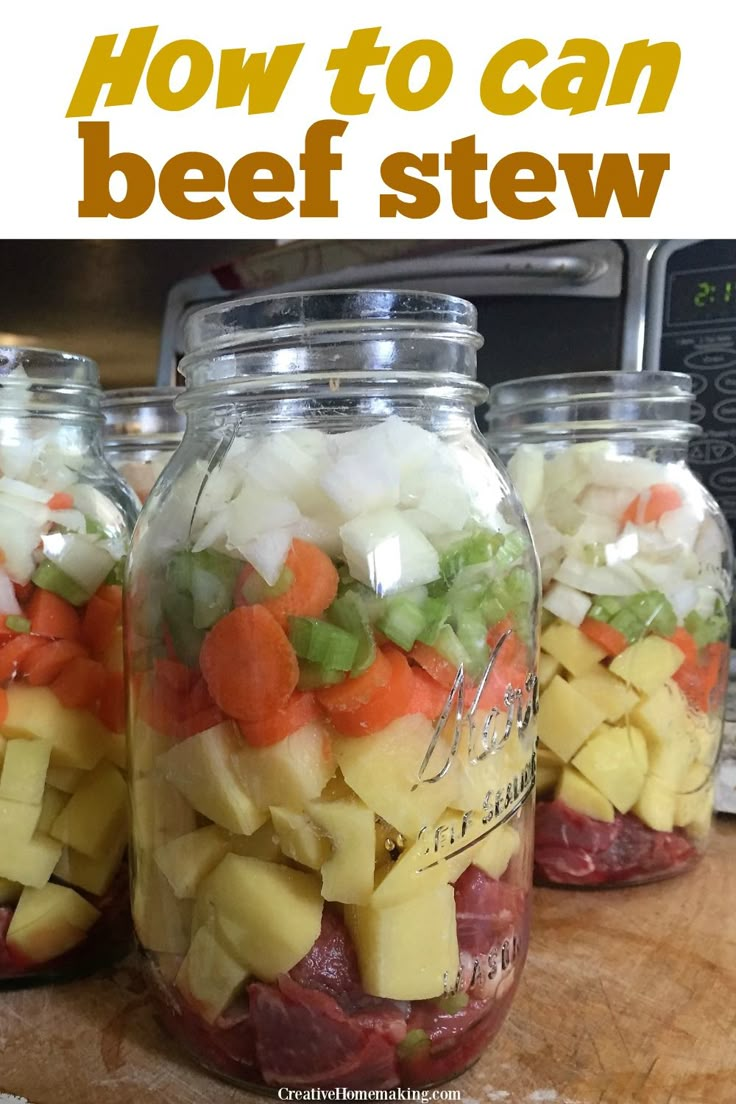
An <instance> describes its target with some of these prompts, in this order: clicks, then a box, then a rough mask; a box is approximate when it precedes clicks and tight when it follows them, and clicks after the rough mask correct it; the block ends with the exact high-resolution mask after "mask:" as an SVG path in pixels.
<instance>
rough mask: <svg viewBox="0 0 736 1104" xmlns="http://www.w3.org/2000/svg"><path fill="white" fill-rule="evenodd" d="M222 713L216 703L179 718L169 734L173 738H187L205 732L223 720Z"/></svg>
mask: <svg viewBox="0 0 736 1104" xmlns="http://www.w3.org/2000/svg"><path fill="white" fill-rule="evenodd" d="M224 719H225V718H224V715H223V713H222V712H221V710H219V709H218V708H217V706H216V705H211V706H209V708H208V709H202V710H200V712H199V713H192V714H190V715H188V716H186V717H183V718H180V719H179V720H178V721H177V722H176V725H175V727H174V730H173V732H171V736H173V738H174V739H175V740H188V739H189V737H190V736H196V735H197V733H198V732H206V731H207V729H208V728H214V727H215V726H216V725H218V724H221V723H222V722H223V721H224Z"/></svg>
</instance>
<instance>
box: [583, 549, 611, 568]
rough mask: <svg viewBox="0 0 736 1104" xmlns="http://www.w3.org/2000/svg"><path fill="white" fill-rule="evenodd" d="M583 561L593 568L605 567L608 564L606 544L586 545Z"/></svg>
mask: <svg viewBox="0 0 736 1104" xmlns="http://www.w3.org/2000/svg"><path fill="white" fill-rule="evenodd" d="M583 560H584V561H585V563H588V564H591V566H592V567H604V566H605V564H606V546H605V544H584V545H583Z"/></svg>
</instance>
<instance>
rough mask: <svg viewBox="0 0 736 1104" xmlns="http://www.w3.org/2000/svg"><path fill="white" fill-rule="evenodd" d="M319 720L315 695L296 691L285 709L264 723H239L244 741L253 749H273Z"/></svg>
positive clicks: (273, 714) (266, 719)
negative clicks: (288, 737)
mask: <svg viewBox="0 0 736 1104" xmlns="http://www.w3.org/2000/svg"><path fill="white" fill-rule="evenodd" d="M319 718H320V711H319V706H318V705H317V703H316V701H315V700H314V694H310V693H302V692H301V691H300V690H295V691H294V693H293V694H292V695H291V697H290V698H289V700H288V702H287V703H286V705H285V706H284V708H283V709H279V710H277V711H276V712H275V713H272V714H271V716H270V717H264V718H263V720H262V721H239V722H238V724H239V726H240V731H241V733H242V736H243V739H244V740H245V742H246V743H247V744H250V746H251V747H271V745H272V744H279V743H281V741H282V740H285V739H286V737H287V736H291V734H292V732H297V731H298V730H299V729H300V728H304V725H307V724H310V723H311V722H312V721H317V720H319Z"/></svg>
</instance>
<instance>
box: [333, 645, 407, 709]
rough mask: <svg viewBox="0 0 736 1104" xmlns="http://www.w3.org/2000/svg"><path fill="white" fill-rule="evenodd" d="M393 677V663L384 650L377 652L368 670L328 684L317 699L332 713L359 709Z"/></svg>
mask: <svg viewBox="0 0 736 1104" xmlns="http://www.w3.org/2000/svg"><path fill="white" fill-rule="evenodd" d="M390 678H391V664H390V663H389V662H388V659H387V658H386V656H385V654H384V653H383V652H382V651H380V650H379V651H377V652H376V658H375V659H374V660H373V663H371V665H370V667H369V668H368V669H367V671H364V672H363V674H362V675H356V677H355V678H348V679H345V681H344V682H338V683H336V684H335V686H326V687H325V688H324V689H323V690H318V691H317V692H316V695H315V696H316V698H317V701H318V702H319V703H320V705H322V706H324V708H325V709H327V710H329V712H330V713H335V712H339V711H340V710H342V709H345V710H352V709H357V708H358V707H359V706H361V705H365V704H366V702H369V701H370V700H371V698H372V697H373V695H374V694H375V693H376V691H377V690H380V689H381V688H382V687H384V686H386V685H387V683H388V681H389V679H390Z"/></svg>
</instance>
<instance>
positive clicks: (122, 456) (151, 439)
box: [102, 387, 185, 502]
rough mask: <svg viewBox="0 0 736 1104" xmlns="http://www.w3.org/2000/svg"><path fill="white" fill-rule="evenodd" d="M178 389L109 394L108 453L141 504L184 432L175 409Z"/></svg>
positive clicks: (105, 404) (129, 389)
mask: <svg viewBox="0 0 736 1104" xmlns="http://www.w3.org/2000/svg"><path fill="white" fill-rule="evenodd" d="M178 393H179V390H178V389H177V388H176V387H124V388H121V389H119V390H117V391H106V392H105V394H104V396H103V399H102V411H103V414H104V415H105V452H106V453H107V457H108V460H109V461H110V463H111V464H112V465H113V467H115V468H117V470H118V471H119V472H120V474H121V475H122V477H123V479H124V480H125V481H126V483H128V485H129V486H131V487H132V488H133V490H134V491H135V493H136V494H137V495H138V498H139V499H140V500H141V502H145V501H146V499H147V498H148V496H149V494H150V493H151V488H152V487H153V484H154V483H155V482H156V480H157V479H158V477H159V475H160V474H161V472H162V471H163V469H164V468H165V467H166V465H167V464H168V462H169V460H170V459H171V456H172V454H173V452H174V450H175V449H176V447H177V445H178V444H179V442H180V441H181V438H182V434H183V433H184V422H185V419H184V416H183V415H182V414H179V413H178V411H177V410H176V407H175V406H174V399H175V398H176V396H177V394H178Z"/></svg>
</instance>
